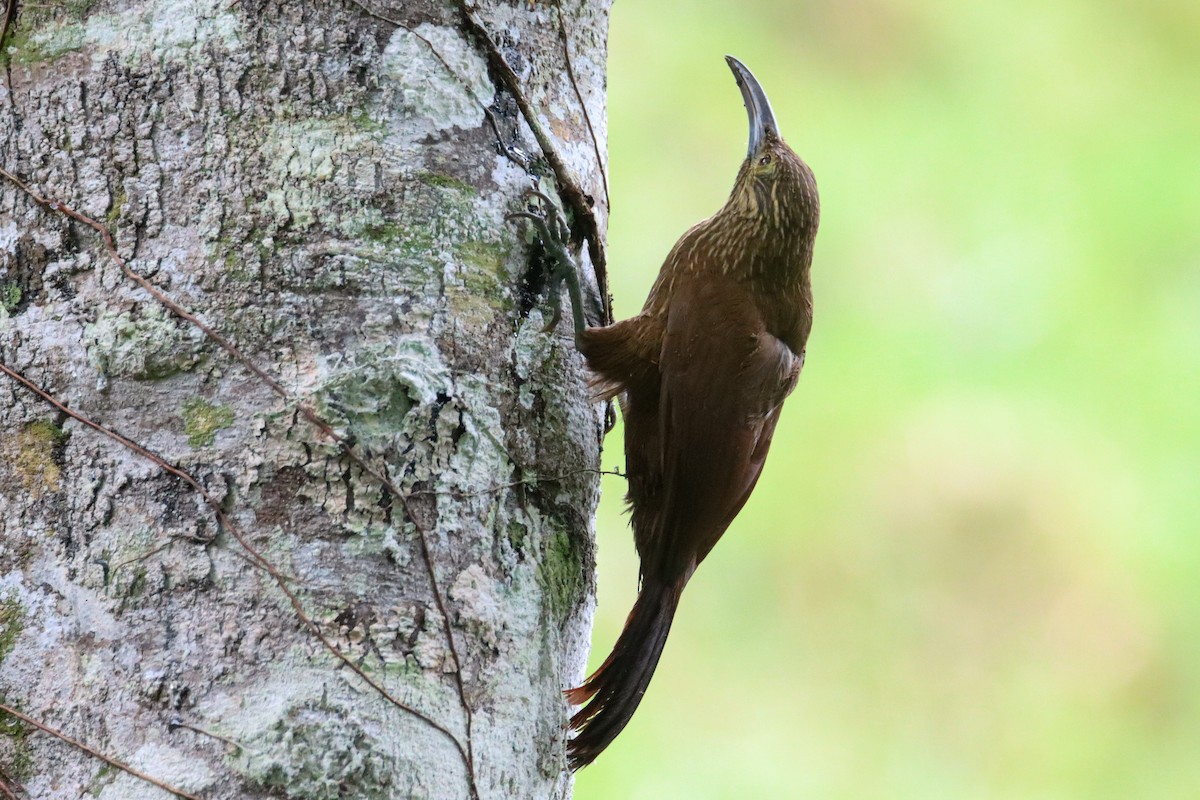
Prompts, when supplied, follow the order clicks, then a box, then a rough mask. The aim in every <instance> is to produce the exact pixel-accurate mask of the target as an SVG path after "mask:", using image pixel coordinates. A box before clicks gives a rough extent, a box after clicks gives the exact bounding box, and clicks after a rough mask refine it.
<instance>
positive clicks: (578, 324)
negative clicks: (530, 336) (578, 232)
mask: <svg viewBox="0 0 1200 800" xmlns="http://www.w3.org/2000/svg"><path fill="white" fill-rule="evenodd" d="M522 197H524V198H525V199H526V200H529V201H533V202H531V203H530V205H529V210H525V211H514V212H513V213H511V214H508V215H507V216H506V217H505V219H507V220H508V221H510V222H513V221H515V220H521V219H523V220H526V221H528V222H529V223H531V224H532V225H533V228H534V230H535V231H536V232H537V234H538V237H539V238H540V239H541V242H542V247H543V248H544V249H545V252H546V257H547V260H548V261H549V262H550V269H549V274H548V276H547V282H546V283H547V285H546V290H547V294H548V295H549V300H550V310H551V317H550V321H549V323H548V324H547V325H546V327H545V329H544V332H546V333H548V332H550V331H551V330H553V329H554V328H555V327H556V326H557V325H558V322H559V320H561V319H562V285H563V284H564V283H565V284H566V285H567V290H568V292H569V294H570V297H571V312H572V317H573V320H574V323H575V333H576V334H578V333H580V332H581V331H582V330H583V329H584V327H585V323H584V317H583V300H582V294H581V291H580V288H579V269H578V267H577V266H576V265H575V259H573V258H572V257H571V252H570V250H569V249H568V248H569V242H570V238H571V230H570V228H568V227H567V223H566V221H565V220H564V219H563V215H562V212H560V211H559V209H558V206H557V204H555V202H554V200H553V199H551V198H550V196H549V195H547V194H544V193H542V192H540V191H538V190H537V189H527V190H526V191H525V193H524V194H523V195H522Z"/></svg>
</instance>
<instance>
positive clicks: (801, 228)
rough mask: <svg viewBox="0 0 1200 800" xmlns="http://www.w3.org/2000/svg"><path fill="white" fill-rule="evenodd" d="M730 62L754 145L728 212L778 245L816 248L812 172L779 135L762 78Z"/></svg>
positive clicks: (728, 58)
mask: <svg viewBox="0 0 1200 800" xmlns="http://www.w3.org/2000/svg"><path fill="white" fill-rule="evenodd" d="M725 61H726V62H727V63H728V64H729V68H730V69H731V70H733V76H734V77H735V78H736V79H737V83H738V88H739V89H741V90H742V99H743V100H744V101H745V103H746V115H747V116H748V117H749V120H750V144H749V146H748V147H747V150H746V160H745V161H744V162H743V163H742V168H741V170H739V171H738V177H737V182H736V183H735V184H734V187H733V192H732V194H731V195H730V197H729V201H728V202H727V203H726V205H725V209H724V211H725V212H726V213H729V214H731V215H734V216H736V217H739V218H741V220H742V221H743V223H745V222H752V223H755V227H756V228H760V229H765V230H764V231H763V232H764V233H767V234H769V235H770V236H771V237H772V238H777V237H779V238H777V243H778V244H780V245H783V246H786V247H787V248H788V249H792V247H794V246H803V245H805V244H807V247H808V248H809V249H810V250H811V246H812V238H813V237H814V236H815V235H816V231H817V223H818V219H819V216H820V202H819V200H818V196H817V182H816V179H815V178H814V177H813V173H812V170H811V169H809V168H808V165H807V164H805V163H804V161H803V160H801V158H800V156H798V155H796V154H795V152H793V151H792V148H790V147H788V144H787V142H785V141H784V140H783V137H782V136H781V135H780V133H779V126H778V124H777V123H776V122H775V112H773V111H772V110H771V101H770V100H768V99H767V93H766V92H764V91H763V88H762V86H761V85H760V84H759V82H758V79H756V78H755V77H754V74H753V73H752V72H750V70H749V69H747V68H746V65H745V64H743V63H742V62H740V61H738V60H737V59H736V58H734V57H733V56H725Z"/></svg>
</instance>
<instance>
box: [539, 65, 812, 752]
mask: <svg viewBox="0 0 1200 800" xmlns="http://www.w3.org/2000/svg"><path fill="white" fill-rule="evenodd" d="M726 61H727V62H728V63H729V67H730V69H731V70H733V74H734V77H735V78H736V79H737V83H738V87H739V88H740V89H741V92H742V98H743V99H744V101H745V104H746V112H747V114H748V116H749V120H750V144H749V147H748V149H747V154H746V160H745V161H744V162H743V163H742V166H741V169H740V170H739V171H738V175H737V180H736V182H735V183H734V186H733V192H732V193H731V194H730V196H729V199H728V200H727V201H726V203H725V205H724V207H722V208H721V210H720V211H718V212H717V213H716V214H714V215H712V216H711V217H709V218H708V219H706V220H704V221H703V222H701V223H699V224H697V225H695V226H694V227H692V228H691V230H689V231H688V232H687V233H685V234H684V235H683V236H682V237H681V238H680V239H679V241H678V242H677V243H676V245H675V247H674V248H673V249H672V250H671V252H670V254H669V255H668V256H667V260H666V262H665V263H664V264H663V266H662V269H661V270H660V271H659V274H658V279H657V280H656V281H655V283H654V286H653V288H652V289H651V290H650V296H649V297H648V298H646V304H645V305H644V306H643V308H642V312H641V313H640V314H638V315H637V316H636V317H632V318H630V319H627V320H624V321H622V322H618V323H616V324H613V325H610V326H608V327H595V328H588V327H585V325H584V322H583V314H582V310H581V308H580V295H579V288H578V276H577V275H575V274H574V267H573V265H571V264H570V263H569V257H567V256H566V255H565V251H562V249H561V247H558V248H556V247H553V246H552V247H551V248H550V249H551V250H555V249H557V250H558V251H559V253H560V254H561V257H560V258H559V261H560V262H562V269H561V270H560V271H559V272H558V273H557V276H556V277H557V278H558V279H560V280H563V281H566V282H567V283H568V285H569V288H570V289H571V299H572V305H573V311H574V316H575V328H576V342H577V344H578V347H579V349H580V351H581V352H582V353H583V354H584V356H585V357H586V359H587V363H588V367H589V368H590V369H591V371H592V373H593V378H592V389H593V395H594V397H595V399H597V400H610V399H612V398H614V397H619V398H620V404H621V410H622V414H623V415H624V418H625V457H626V472H627V476H628V479H629V494H628V497H627V500H628V503H629V506H630V509H631V516H632V525H633V534H634V539H635V541H636V543H637V550H638V556H639V557H640V559H641V567H640V578H641V581H640V583H641V585H640V589H639V593H638V598H637V602H636V603H635V604H634V606H633V610H632V611H631V612H630V614H629V618H628V620H627V621H626V623H625V629H624V630H623V631H622V633H621V635H620V637H619V638H618V639H617V643H616V645H615V646H614V648H613V651H612V654H611V655H609V657H608V659H607V660H606V661H605V662H604V664H603V665H601V666H600V668H599V669H597V670H596V671H595V673H593V674H592V676H591V677H589V678H588V679H587V680H586V681H585V682H584V684H583V685H582V686H580V687H578V688H575V689H571V690H569V691H568V692H567V697H568V699H569V700H570V702H571V703H572V704H574V705H583V708H581V709H580V710H579V711H578V712H577V713H576V714H575V715H574V716H573V717H572V718H571V727H572V728H574V729H575V730H576V731H577V733H576V735H575V737H574V738H573V739H571V740H570V742H569V743H568V744H567V756H568V760H569V762H570V765H571V767H572V769H578V768H580V767H582V766H585V765H587V764H589V763H591V762H592V761H593V760H594V759H595V758H596V756H598V755H599V754H600V753H601V752H602V751H603V750H604V748H605V747H607V746H608V745H609V743H610V742H612V740H613V739H614V738H616V736H617V734H618V733H620V732H621V730H622V728H624V727H625V725H626V723H628V722H629V719H630V718H631V717H632V716H633V712H634V710H635V709H636V708H637V706H638V703H640V702H641V699H642V695H643V694H644V693H645V691H646V687H647V685H648V684H649V683H650V677H651V676H652V675H653V674H654V668H655V666H656V665H657V664H658V660H659V656H660V655H661V654H662V650H663V645H664V644H665V643H666V640H667V633H668V631H669V630H670V628H671V619H672V617H673V616H674V615H675V609H676V607H677V606H678V604H679V597H680V595H681V593H682V592H683V587H684V586H685V585H687V582H688V579H689V578H691V576H692V573H693V572H694V571H695V570H696V567H697V566H698V565H699V564H700V562H701V561H703V560H704V557H705V556H707V555H708V553H709V551H710V550H712V548H713V545H715V544H716V543H717V540H718V539H720V538H721V534H723V533H724V532H725V529H726V528H728V527H729V524H730V523H731V522H732V521H733V518H734V517H735V516H736V515H737V513H738V511H740V510H741V508H742V506H743V505H744V504H745V502H746V498H748V497H749V496H750V492H751V490H752V489H753V488H754V484H755V482H756V481H757V480H758V476H759V475H760V474H761V473H762V468H763V463H764V462H765V460H766V457H767V450H768V448H769V447H770V446H771V436H772V434H773V433H774V431H775V424H776V422H777V421H778V420H779V413H780V410H781V408H782V405H783V401H784V399H785V398H786V397H787V396H788V395H789V394H791V392H792V389H794V388H795V386H796V381H797V379H798V378H799V376H800V369H801V367H802V366H803V365H804V346H805V342H806V340H807V339H808V333H809V330H810V329H811V327H812V312H813V304H812V289H811V285H810V283H809V266H810V265H811V263H812V255H813V241H814V239H815V237H816V234H817V222H818V217H819V208H820V206H819V202H818V199H817V184H816V181H815V180H814V178H813V174H812V171H811V170H810V169H809V168H808V165H807V164H805V163H804V162H803V161H802V160H801V159H800V158H799V157H798V156H797V155H796V154H795V153H794V152H792V149H791V148H790V147H788V145H787V143H785V142H784V141H783V138H782V137H781V136H780V134H779V128H778V126H777V124H776V122H775V115H774V113H773V112H772V111H771V104H770V102H769V101H768V100H767V95H766V93H765V92H764V91H763V89H762V87H761V86H760V85H759V83H758V81H757V80H756V79H755V77H754V75H752V74H751V72H750V70H749V69H747V68H746V67H745V65H743V64H742V63H741V62H740V61H738V60H737V59H736V58H733V57H732V56H726ZM551 214H553V212H551ZM517 216H524V217H530V218H533V217H532V216H531V215H528V214H519V215H517ZM535 222H538V227H539V229H540V230H541V232H542V234H543V239H547V240H549V239H553V238H555V237H554V234H553V231H551V230H550V228H551V227H554V228H557V227H558V223H557V220H552V225H551V226H550V227H547V226H546V225H545V223H544V221H543V220H540V219H535ZM555 296H557V294H555ZM584 704H586V705H584Z"/></svg>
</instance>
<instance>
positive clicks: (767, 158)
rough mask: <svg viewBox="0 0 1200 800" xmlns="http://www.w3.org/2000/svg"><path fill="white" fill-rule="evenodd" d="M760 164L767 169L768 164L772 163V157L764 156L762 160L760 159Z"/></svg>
mask: <svg viewBox="0 0 1200 800" xmlns="http://www.w3.org/2000/svg"><path fill="white" fill-rule="evenodd" d="M758 163H759V164H761V165H763V166H764V167H765V166H766V165H767V164H770V163H771V157H770V156H763V157H762V158H760V159H759V160H758Z"/></svg>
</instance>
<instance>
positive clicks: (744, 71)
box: [725, 56, 779, 157]
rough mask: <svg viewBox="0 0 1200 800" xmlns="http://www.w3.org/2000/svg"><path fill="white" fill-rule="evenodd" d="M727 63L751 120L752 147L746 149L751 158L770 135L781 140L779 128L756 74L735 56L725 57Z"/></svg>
mask: <svg viewBox="0 0 1200 800" xmlns="http://www.w3.org/2000/svg"><path fill="white" fill-rule="evenodd" d="M725 62H726V63H727V64H729V68H730V69H731V70H733V77H735V78H737V84H738V88H739V89H741V90H742V100H743V101H744V102H745V104H746V116H748V117H749V118H750V145H749V147H748V148H747V149H746V156H747V157H750V156H752V155H754V154H755V153H756V152H757V151H758V148H759V146H760V145H761V144H762V142H763V139H765V138H766V137H767V135H768V134H770V135H772V136H775V137H776V138H779V126H778V125H776V124H775V112H774V111H772V110H771V101H770V100H768V99H767V93H766V92H764V91H763V88H762V85H761V84H759V82H758V79H757V78H755V77H754V73H753V72H751V71H750V70H749V69H748V68H747V67H746V65H745V64H743V63H742V62H740V61H738V60H737V59H736V58H734V57H733V56H725Z"/></svg>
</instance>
